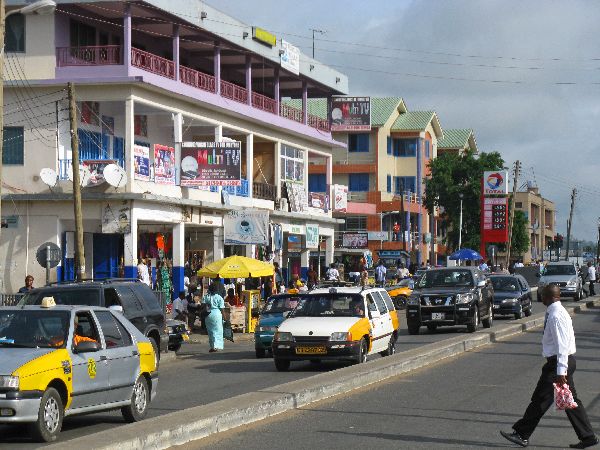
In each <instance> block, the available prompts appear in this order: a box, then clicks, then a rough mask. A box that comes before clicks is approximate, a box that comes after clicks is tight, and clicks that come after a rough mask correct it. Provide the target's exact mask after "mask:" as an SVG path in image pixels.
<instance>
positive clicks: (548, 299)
mask: <svg viewBox="0 0 600 450" xmlns="http://www.w3.org/2000/svg"><path fill="white" fill-rule="evenodd" d="M542 301H543V302H544V305H545V306H546V308H547V309H546V320H545V321H544V336H543V338H542V354H543V355H544V357H545V358H546V361H547V362H546V364H545V365H544V367H543V368H542V375H541V376H540V379H539V381H538V383H537V386H536V388H535V391H534V392H533V395H532V397H531V403H530V404H529V406H528V407H527V410H526V411H525V414H524V415H523V418H522V419H520V420H518V421H517V422H516V423H515V424H514V425H513V430H514V431H513V433H507V432H504V431H501V432H500V434H502V436H504V437H505V438H506V439H508V440H509V441H510V442H513V443H514V444H517V445H520V446H521V447H527V445H529V437H530V436H531V435H532V434H533V431H534V430H535V428H536V427H537V425H538V423H539V421H540V420H541V418H542V417H543V415H544V414H545V413H546V411H547V410H548V408H550V406H551V405H552V404H553V403H554V386H553V383H557V384H561V385H564V384H568V385H569V389H571V392H572V393H573V400H574V401H575V403H577V405H578V406H577V408H575V409H567V410H565V412H566V413H567V417H568V418H569V421H570V422H571V425H572V426H573V429H574V430H575V433H576V434H577V437H578V438H579V442H578V443H577V444H571V445H570V447H571V448H587V447H591V446H593V445H596V444H598V438H597V437H596V435H595V434H594V431H593V430H592V425H591V424H590V420H589V419H588V416H587V413H586V412H585V408H584V407H583V403H582V402H581V400H579V398H577V392H576V391H575V384H574V382H573V372H575V367H576V363H575V350H576V348H575V332H574V331H573V323H572V322H571V316H569V313H568V312H567V310H566V309H565V308H564V306H563V305H562V304H561V303H560V288H559V287H558V286H556V285H554V284H551V285H548V286H546V287H544V290H543V291H542Z"/></svg>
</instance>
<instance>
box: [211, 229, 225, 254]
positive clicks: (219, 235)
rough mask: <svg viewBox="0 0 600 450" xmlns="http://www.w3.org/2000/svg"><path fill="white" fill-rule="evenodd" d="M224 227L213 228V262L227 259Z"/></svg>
mask: <svg viewBox="0 0 600 450" xmlns="http://www.w3.org/2000/svg"><path fill="white" fill-rule="evenodd" d="M224 237H225V236H224V233H223V227H218V228H213V239H214V241H213V262H214V261H219V260H221V259H223V258H225V245H224V242H225V241H224Z"/></svg>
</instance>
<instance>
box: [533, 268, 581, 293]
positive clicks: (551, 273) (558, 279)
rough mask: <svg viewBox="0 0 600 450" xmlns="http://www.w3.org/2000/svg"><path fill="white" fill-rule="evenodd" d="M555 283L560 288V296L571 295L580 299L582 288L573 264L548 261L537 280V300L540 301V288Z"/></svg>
mask: <svg viewBox="0 0 600 450" xmlns="http://www.w3.org/2000/svg"><path fill="white" fill-rule="evenodd" d="M549 284H555V285H557V286H558V287H559V288H560V296H561V297H572V298H573V300H575V301H578V300H581V298H582V296H583V288H582V282H581V277H580V276H579V273H578V271H577V267H575V264H573V263H572V262H569V261H556V262H549V263H548V264H547V265H546V268H545V270H544V272H543V273H542V274H541V275H540V279H539V281H538V291H537V300H538V302H541V301H542V289H543V288H544V287H545V286H547V285H549Z"/></svg>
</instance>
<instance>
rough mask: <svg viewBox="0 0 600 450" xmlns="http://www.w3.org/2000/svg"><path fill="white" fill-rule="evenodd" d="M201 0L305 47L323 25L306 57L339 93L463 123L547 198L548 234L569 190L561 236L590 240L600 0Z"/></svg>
mask: <svg viewBox="0 0 600 450" xmlns="http://www.w3.org/2000/svg"><path fill="white" fill-rule="evenodd" d="M208 3H210V4H211V5H212V6H215V7H217V8H219V9H221V10H222V11H224V12H225V13H227V14H229V15H232V16H234V17H236V18H237V19H239V20H241V21H243V22H246V23H247V24H249V25H258V26H261V27H263V28H266V29H268V30H270V31H273V32H274V33H275V34H276V35H277V37H278V38H279V37H283V38H285V39H286V40H289V41H290V42H292V43H293V44H295V45H297V46H299V47H300V48H301V50H302V51H303V52H305V53H307V54H310V51H311V42H312V41H311V38H310V36H311V31H310V28H317V29H321V30H325V31H326V34H325V35H322V36H321V35H317V39H318V40H317V41H316V55H315V56H316V58H317V59H318V60H320V61H322V62H323V63H326V64H329V65H331V66H334V67H336V68H337V69H338V70H340V71H341V72H343V73H345V74H347V75H348V77H349V82H350V93H351V94H353V95H371V96H395V95H398V96H401V97H403V98H404V100H405V102H406V104H407V106H408V108H409V110H417V109H433V110H435V111H436V112H437V113H438V115H439V118H440V121H441V124H442V128H472V129H474V130H475V136H476V139H477V143H478V146H479V149H480V150H483V151H492V150H497V151H499V152H500V153H501V154H502V156H503V157H504V160H505V161H506V163H507V166H512V164H513V163H514V161H515V160H517V159H519V160H521V162H522V164H523V169H524V170H523V174H522V177H521V178H520V180H519V185H521V184H522V183H525V182H526V181H534V182H537V185H538V186H539V188H540V190H541V193H542V195H544V196H545V197H546V198H548V199H550V200H553V201H554V202H555V203H556V205H557V208H558V214H557V226H558V230H559V232H566V223H567V217H568V212H569V202H570V193H571V189H572V188H573V187H577V188H578V189H579V192H580V193H579V196H578V197H577V201H576V208H575V214H574V220H573V234H574V236H575V237H577V238H580V239H590V240H595V239H596V234H597V231H596V230H597V228H596V227H597V220H598V217H599V216H600V201H598V198H599V197H600V185H598V183H597V180H598V177H597V175H598V166H599V164H600V162H599V161H600V158H599V156H598V149H597V147H598V142H600V137H598V136H597V135H596V134H595V132H596V131H597V130H598V129H599V128H598V113H599V111H600V47H599V40H598V24H599V23H600V2H597V1H592V0H590V1H574V0H570V1H568V2H565V1H551V0H528V1H526V2H524V1H522V0H497V1H494V0H485V1H484V0H471V1H468V0H456V1H451V0H426V1H425V0H421V1H400V0H393V1H391V0H369V1H365V0H345V1H337V0H335V1H334V0H328V1H323V0H302V1H297V0H294V1H292V0H252V1H248V0H218V1H217V0H209V1H208ZM325 5H327V6H326V7H325ZM294 35H297V36H294ZM327 40H330V41H338V42H327ZM340 42H344V43H353V44H358V45H350V44H342V43H340ZM376 47H379V48H376ZM382 47H383V48H382ZM595 83H596V84H595Z"/></svg>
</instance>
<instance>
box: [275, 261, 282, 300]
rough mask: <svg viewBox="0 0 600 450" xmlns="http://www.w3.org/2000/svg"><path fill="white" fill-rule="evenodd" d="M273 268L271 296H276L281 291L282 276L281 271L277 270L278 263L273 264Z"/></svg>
mask: <svg viewBox="0 0 600 450" xmlns="http://www.w3.org/2000/svg"><path fill="white" fill-rule="evenodd" d="M273 267H274V268H275V269H274V271H273V288H274V290H273V294H278V293H279V292H280V291H281V285H282V283H283V276H282V275H281V269H280V268H279V263H278V262H274V263H273Z"/></svg>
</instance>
